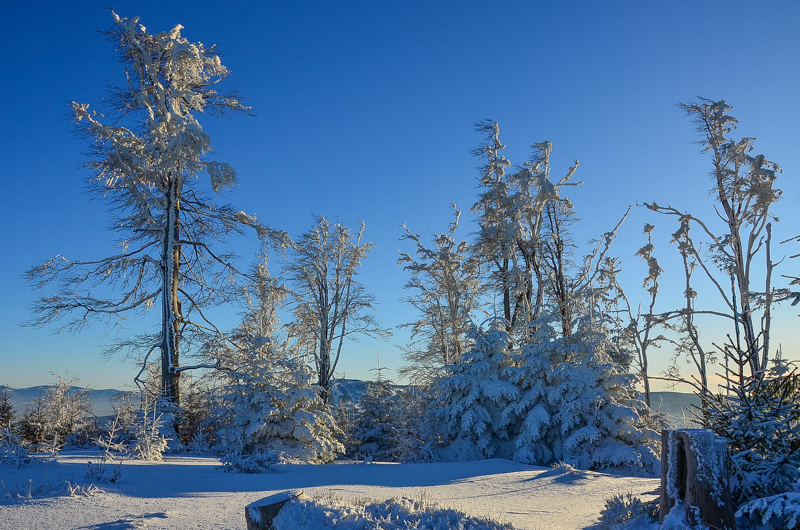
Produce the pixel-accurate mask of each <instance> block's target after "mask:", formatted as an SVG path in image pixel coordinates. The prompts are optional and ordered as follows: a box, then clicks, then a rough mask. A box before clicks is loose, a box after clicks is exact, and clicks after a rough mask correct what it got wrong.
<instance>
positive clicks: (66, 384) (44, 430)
mask: <svg viewBox="0 0 800 530" xmlns="http://www.w3.org/2000/svg"><path fill="white" fill-rule="evenodd" d="M53 376H54V377H55V378H56V384H55V385H53V386H50V387H48V388H46V389H45V391H44V392H43V393H41V394H40V395H39V396H38V397H37V398H36V399H34V400H33V401H32V402H31V403H30V404H29V405H28V407H27V408H26V410H25V412H24V414H23V415H22V418H21V420H20V422H19V424H18V427H19V430H20V432H21V433H22V435H23V437H24V438H25V441H26V442H27V443H29V444H31V445H30V448H31V449H32V450H34V451H40V452H41V451H44V452H49V453H55V452H58V450H60V448H61V447H62V446H63V445H64V444H65V443H66V442H69V443H71V444H73V445H79V446H83V445H85V444H86V443H88V441H89V440H90V438H91V431H93V430H94V429H92V424H93V421H92V420H93V417H92V403H91V400H90V399H89V390H88V389H86V388H78V387H76V386H75V384H76V383H77V382H79V381H80V380H79V379H78V378H77V377H62V376H61V375H59V374H56V373H53Z"/></svg>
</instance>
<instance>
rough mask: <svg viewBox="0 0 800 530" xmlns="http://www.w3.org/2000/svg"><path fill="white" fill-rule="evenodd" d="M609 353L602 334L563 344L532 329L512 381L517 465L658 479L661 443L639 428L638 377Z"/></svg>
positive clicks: (545, 328) (546, 331)
mask: <svg viewBox="0 0 800 530" xmlns="http://www.w3.org/2000/svg"><path fill="white" fill-rule="evenodd" d="M551 319H552V320H555V321H559V320H560V317H559V316H553V317H551ZM614 348H615V346H614V345H613V344H612V343H611V342H610V341H609V340H608V338H607V336H606V335H605V334H603V333H600V332H594V331H577V332H575V333H573V334H572V335H570V336H568V337H564V336H561V335H560V334H559V333H557V332H556V331H555V329H554V328H553V326H551V325H550V324H548V323H540V325H539V326H537V331H536V334H535V335H534V336H533V337H532V339H531V340H530V341H529V342H527V343H526V344H524V345H523V346H522V351H521V354H520V361H519V363H518V368H517V369H516V370H515V371H514V372H515V374H514V376H513V380H515V381H516V382H517V385H518V386H519V389H520V398H519V400H518V401H517V402H516V403H515V404H514V405H513V408H512V410H513V413H510V414H509V416H510V417H511V418H512V419H511V421H512V422H513V423H514V425H515V426H514V427H513V432H515V433H516V438H515V444H516V452H515V453H514V459H515V460H518V461H520V462H525V463H529V464H537V465H549V464H551V463H553V462H554V461H564V462H566V463H568V464H570V465H573V466H575V467H579V468H581V469H605V468H612V467H626V468H629V469H632V470H643V471H645V472H650V473H652V472H655V466H656V465H657V463H658V457H657V455H656V452H655V449H657V448H656V447H655V445H656V442H657V440H658V435H657V433H655V432H654V431H651V430H649V429H648V428H647V427H646V426H644V425H643V422H642V421H641V418H640V413H641V412H642V411H643V410H644V409H645V406H644V404H643V403H642V402H641V401H639V400H638V399H636V394H637V392H636V389H635V386H634V383H635V377H634V376H632V375H630V374H628V373H626V372H625V370H623V369H622V367H621V366H620V365H619V364H618V363H616V362H614V360H613V357H614V354H613V349H614Z"/></svg>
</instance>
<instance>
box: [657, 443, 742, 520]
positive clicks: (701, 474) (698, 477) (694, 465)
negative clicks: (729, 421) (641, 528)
mask: <svg viewBox="0 0 800 530" xmlns="http://www.w3.org/2000/svg"><path fill="white" fill-rule="evenodd" d="M677 503H682V504H683V505H684V506H685V509H686V518H687V520H688V521H689V523H691V524H697V523H701V522H702V523H703V524H705V525H706V526H708V527H709V528H712V529H719V530H723V529H732V528H734V515H733V514H734V506H733V501H732V500H731V490H730V482H729V480H728V447H727V445H726V444H725V441H724V440H723V439H722V438H720V437H719V436H717V435H715V434H714V433H712V432H710V431H706V430H703V429H679V430H669V431H662V433H661V506H660V509H659V521H660V522H662V523H663V522H664V518H665V517H666V516H667V514H668V513H669V511H670V510H671V509H672V507H673V506H675V504H677Z"/></svg>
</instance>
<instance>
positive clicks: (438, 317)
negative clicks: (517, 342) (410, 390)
mask: <svg viewBox="0 0 800 530" xmlns="http://www.w3.org/2000/svg"><path fill="white" fill-rule="evenodd" d="M453 209H454V210H455V205H453ZM460 218H461V212H460V211H458V210H455V219H454V220H453V222H452V223H450V228H449V230H448V231H447V232H442V233H439V234H434V236H433V246H430V247H429V246H426V244H425V243H424V242H423V241H422V238H421V237H420V235H419V234H416V233H414V232H411V231H410V230H409V229H408V228H407V227H406V225H403V230H405V234H403V235H402V236H401V238H400V239H402V240H408V241H411V242H413V243H414V244H415V245H416V248H415V250H414V255H412V254H410V253H405V252H401V253H400V258H399V259H398V260H397V264H398V265H401V266H402V267H403V270H406V271H408V272H410V273H411V278H410V279H409V280H408V282H406V284H405V288H406V289H408V290H410V291H411V292H412V294H410V295H409V296H407V297H404V298H403V299H402V300H403V301H404V302H407V303H409V304H411V305H412V306H414V308H415V309H416V310H417V311H418V312H419V316H418V318H417V320H415V321H413V322H410V323H408V324H404V327H408V328H410V329H411V341H412V342H411V344H409V345H408V346H407V347H406V348H405V353H404V357H405V360H406V361H407V363H408V364H407V366H405V367H403V369H402V370H401V372H400V373H401V375H403V376H410V377H411V380H412V381H413V382H414V383H422V384H426V383H430V382H432V381H433V380H435V379H436V378H437V377H439V376H441V375H443V374H442V371H443V369H444V367H445V366H447V365H451V364H454V363H456V362H458V361H459V359H461V356H462V354H463V353H464V352H465V351H466V350H467V348H469V347H470V346H471V340H470V339H469V338H468V333H467V332H468V331H469V329H470V327H471V326H472V317H473V312H474V311H476V310H478V309H479V308H480V305H481V303H480V296H481V294H482V289H481V280H480V272H481V270H480V261H479V260H478V259H477V258H476V257H475V256H473V255H472V253H471V248H470V245H469V244H468V243H467V242H466V241H459V240H458V239H456V237H455V233H456V230H457V229H458V223H459V219H460Z"/></svg>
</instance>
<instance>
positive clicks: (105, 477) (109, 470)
mask: <svg viewBox="0 0 800 530" xmlns="http://www.w3.org/2000/svg"><path fill="white" fill-rule="evenodd" d="M87 467H88V469H87V471H86V474H85V475H84V476H83V478H85V479H87V480H91V481H92V482H100V483H103V484H113V483H115V482H116V481H118V480H119V479H120V477H121V476H122V460H119V461H117V463H116V464H114V463H113V462H111V461H110V460H107V459H105V458H103V459H102V460H101V461H100V462H92V461H91V460H90V461H89V462H88V464H87Z"/></svg>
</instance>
